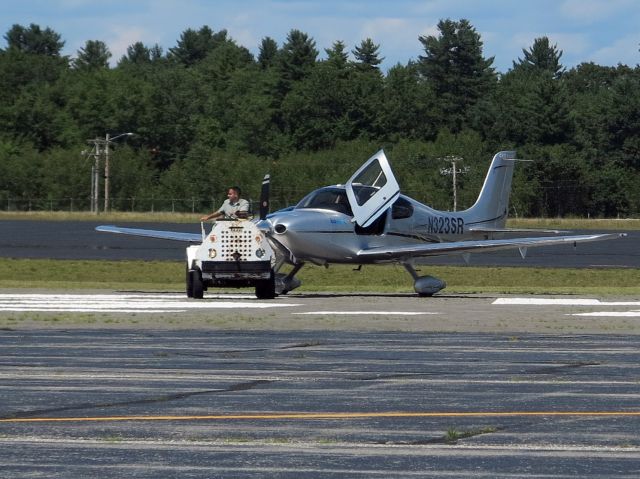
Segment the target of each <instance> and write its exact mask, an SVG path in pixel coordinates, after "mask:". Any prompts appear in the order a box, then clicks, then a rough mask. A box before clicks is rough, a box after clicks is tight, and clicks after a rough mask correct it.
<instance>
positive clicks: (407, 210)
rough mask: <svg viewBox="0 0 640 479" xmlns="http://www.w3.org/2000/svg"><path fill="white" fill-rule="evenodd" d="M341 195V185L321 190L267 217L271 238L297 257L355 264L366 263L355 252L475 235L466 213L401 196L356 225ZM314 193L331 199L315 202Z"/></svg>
mask: <svg viewBox="0 0 640 479" xmlns="http://www.w3.org/2000/svg"><path fill="white" fill-rule="evenodd" d="M343 194H345V193H344V187H341V186H331V187H326V188H321V189H319V190H316V191H315V192H313V193H311V194H310V195H308V196H307V197H306V198H305V199H303V200H302V201H301V202H300V203H298V205H296V206H295V207H294V208H291V209H288V210H284V211H280V212H275V213H273V214H271V215H269V217H268V220H269V221H270V223H271V225H272V231H274V234H273V239H274V240H276V241H278V242H279V243H280V244H282V245H283V246H284V247H285V248H286V249H288V250H289V251H292V252H295V257H296V259H297V260H299V261H310V262H312V263H316V264H327V263H346V264H350V263H353V264H361V263H363V262H368V261H367V260H363V258H361V257H358V256H357V253H358V251H361V250H366V249H371V248H376V247H391V248H393V247H402V246H409V245H414V244H424V243H441V242H449V241H463V240H468V239H474V238H477V235H476V234H474V233H473V232H472V231H470V227H471V226H472V225H477V224H478V222H477V221H474V222H470V218H469V215H468V214H467V213H466V212H464V211H461V212H444V211H438V210H434V209H432V208H429V207H428V206H426V205H423V204H422V203H420V202H418V201H416V200H413V199H411V198H409V197H407V196H404V195H400V197H399V198H398V200H396V202H395V203H394V204H393V206H391V207H390V208H389V209H388V211H386V212H385V213H384V214H383V215H382V216H381V217H380V218H378V220H376V221H375V222H374V223H373V224H372V225H371V226H369V227H367V228H361V227H359V226H358V225H357V224H356V223H355V222H353V221H352V219H353V216H352V215H351V212H350V211H349V209H348V208H345V207H344V202H343V201H342V198H341V197H342V195H343ZM314 195H315V197H318V198H320V197H322V198H324V199H327V197H328V198H330V199H331V200H332V201H331V202H322V203H319V204H317V203H318V202H317V201H314ZM310 197H311V198H310ZM370 262H372V263H373V262H382V261H380V260H376V261H370Z"/></svg>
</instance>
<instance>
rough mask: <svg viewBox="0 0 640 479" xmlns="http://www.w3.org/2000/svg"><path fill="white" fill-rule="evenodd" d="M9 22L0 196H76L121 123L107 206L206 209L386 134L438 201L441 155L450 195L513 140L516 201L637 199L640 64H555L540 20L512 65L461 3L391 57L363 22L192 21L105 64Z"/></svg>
mask: <svg viewBox="0 0 640 479" xmlns="http://www.w3.org/2000/svg"><path fill="white" fill-rule="evenodd" d="M4 39H5V40H6V46H5V48H3V49H0V205H2V204H4V203H3V201H4V200H6V199H10V198H16V199H25V200H26V199H32V200H43V201H46V200H47V199H48V200H51V199H53V198H78V199H82V198H84V199H86V207H87V208H88V205H89V196H90V188H91V186H90V178H91V167H92V164H93V162H94V159H92V157H91V156H90V155H87V154H85V155H83V154H81V152H82V151H83V150H84V151H85V153H86V151H87V150H90V148H91V147H90V143H89V144H88V140H91V139H95V138H102V139H104V138H105V134H106V133H109V134H110V135H111V137H115V136H116V135H118V134H120V133H124V132H133V133H135V135H134V136H132V137H126V138H120V139H119V140H117V141H114V142H112V143H111V144H110V146H111V148H112V152H111V163H112V165H111V168H110V170H111V173H110V180H111V181H110V183H111V185H112V186H111V197H112V198H113V202H112V206H113V207H114V208H116V209H117V208H127V205H128V204H130V203H131V201H132V199H135V198H138V199H140V201H139V202H138V204H142V203H143V202H144V200H146V199H149V198H163V197H164V198H196V199H197V201H198V204H197V205H196V206H195V208H196V209H198V210H203V209H208V208H210V207H211V204H212V202H213V203H215V201H217V199H219V200H220V201H221V200H222V199H223V198H224V194H225V192H226V188H227V187H228V186H229V185H234V184H240V185H241V186H242V187H243V188H244V190H245V195H244V196H248V197H253V198H257V196H258V191H259V185H260V179H261V177H262V175H263V174H264V173H267V172H269V173H271V175H272V178H273V180H272V181H273V191H274V198H273V204H275V205H279V206H285V205H287V204H291V203H293V202H296V201H297V200H299V199H300V198H301V197H302V196H303V195H304V194H305V193H306V192H308V191H309V190H311V189H313V188H316V187H318V186H322V185H325V184H334V183H340V182H344V181H345V180H346V179H347V178H348V177H349V175H350V174H351V173H352V172H353V171H354V170H355V169H356V168H357V167H358V166H359V165H360V164H361V163H362V162H363V161H364V160H366V159H367V158H369V157H370V156H371V155H372V154H373V153H375V152H376V151H377V150H378V149H380V148H384V149H385V151H386V152H387V154H388V157H389V158H390V160H391V164H392V167H393V168H394V171H395V173H396V175H397V176H398V179H399V181H400V185H401V187H402V189H403V191H404V192H405V193H407V194H410V195H411V196H413V197H414V198H416V199H419V200H421V201H426V202H429V203H430V204H432V205H434V206H435V207H438V208H443V209H448V208H451V205H452V187H451V178H450V176H447V175H445V174H443V169H444V168H446V167H450V166H451V165H450V163H448V162H447V160H446V158H447V157H450V156H457V157H462V158H463V162H462V163H461V165H464V174H462V173H461V174H460V175H458V206H459V207H468V206H470V205H471V204H472V203H473V202H474V201H475V198H476V196H477V193H478V191H479V189H480V187H481V185H482V181H483V179H484V176H485V174H486V169H487V167H488V164H489V160H490V158H491V156H492V155H493V154H494V153H495V152H497V151H500V150H508V149H509V150H510V149H515V150H517V151H518V157H519V158H522V159H528V160H533V161H532V162H531V163H524V164H522V165H518V167H517V168H516V178H515V181H514V191H513V195H512V208H513V211H512V214H513V213H514V212H515V213H516V214H518V215H520V216H566V215H575V216H592V217H594V216H600V217H615V216H632V215H637V214H638V213H639V212H640V175H639V174H638V170H639V167H640V67H638V66H635V67H629V66H626V65H622V64H619V65H618V66H616V67H609V66H600V65H597V64H594V63H582V64H580V65H578V66H576V67H573V68H570V69H567V68H565V67H564V66H563V65H562V63H561V59H562V50H561V49H559V47H558V46H557V45H554V44H551V43H550V41H549V39H548V38H547V37H540V38H536V39H535V40H534V41H533V44H532V45H531V46H530V47H529V48H526V49H523V51H522V56H521V57H518V58H517V59H515V60H514V61H513V62H512V67H511V68H510V69H509V70H508V71H506V72H497V71H496V69H495V67H494V66H493V60H494V59H493V57H490V58H487V57H485V56H484V53H483V42H482V39H481V36H480V34H479V33H478V32H477V31H476V29H475V28H474V27H473V25H472V24H471V23H470V22H469V21H468V20H465V19H461V20H458V21H456V20H451V19H444V20H441V21H440V22H439V23H438V34H437V35H427V36H420V37H419V38H417V39H416V40H417V41H418V42H419V43H420V44H421V47H422V52H423V53H422V54H421V55H419V57H418V58H417V59H415V60H410V61H408V62H407V63H406V64H400V63H398V64H396V65H395V66H393V67H391V68H390V69H389V70H388V71H387V72H382V71H381V70H380V64H381V62H382V60H383V59H384V58H383V57H382V56H381V55H382V48H381V46H380V45H378V44H375V43H374V42H373V40H372V39H370V38H367V39H364V40H362V42H361V43H360V44H359V45H356V46H355V47H353V48H352V49H351V50H350V49H349V47H347V45H345V43H344V42H342V41H339V40H338V41H335V42H334V43H333V44H332V45H331V46H330V47H329V48H326V49H325V50H324V54H322V55H321V54H320V51H319V50H318V47H317V45H316V42H315V41H314V39H313V38H311V37H310V36H309V35H308V34H306V33H304V32H302V31H299V30H295V29H294V30H291V31H290V32H289V34H288V35H287V38H286V41H285V42H284V43H283V44H282V45H279V44H278V43H277V42H276V41H275V40H274V39H272V38H270V37H265V38H264V39H262V42H261V44H260V47H259V54H258V55H257V56H254V55H252V54H251V52H250V51H249V50H248V49H247V48H245V47H244V46H242V45H239V44H238V43H237V42H236V41H235V40H233V39H232V38H231V37H230V36H229V35H228V33H227V31H226V30H220V31H214V30H213V29H211V28H210V27H208V26H203V27H201V28H200V29H187V30H185V31H184V32H182V34H181V35H180V38H179V39H178V40H177V43H176V45H175V46H173V47H171V48H169V49H168V50H167V51H165V50H164V49H163V48H162V47H160V46H159V45H152V46H149V45H144V44H143V43H140V42H139V43H135V44H133V45H131V46H130V47H129V48H128V49H127V53H126V55H124V56H122V58H120V59H119V60H118V61H117V62H116V65H115V66H113V67H112V66H110V61H111V57H112V54H111V52H110V51H109V48H108V46H107V45H106V44H105V43H104V42H102V41H99V40H88V41H87V42H86V44H85V45H84V47H83V48H81V49H80V50H79V51H78V52H77V55H76V56H75V57H74V58H70V57H68V56H64V55H62V53H61V51H62V49H63V47H64V41H63V40H62V37H61V35H60V34H59V33H57V32H55V31H53V30H52V29H50V28H44V29H43V28H42V27H40V26H39V25H36V24H31V25H29V26H23V25H17V24H16V25H13V27H12V28H11V29H10V30H9V31H8V32H7V33H6V34H5V35H4ZM190 205H191V208H194V203H193V201H192V202H191V203H190ZM0 207H1V206H0Z"/></svg>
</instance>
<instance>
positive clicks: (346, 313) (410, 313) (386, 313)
mask: <svg viewBox="0 0 640 479" xmlns="http://www.w3.org/2000/svg"><path fill="white" fill-rule="evenodd" d="M291 314H334V315H340V316H357V315H366V316H369V315H381V316H418V315H420V314H440V313H430V312H425V311H307V312H304V313H291Z"/></svg>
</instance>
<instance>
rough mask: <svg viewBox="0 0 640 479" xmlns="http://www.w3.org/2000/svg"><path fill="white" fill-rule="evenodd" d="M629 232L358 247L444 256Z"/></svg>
mask: <svg viewBox="0 0 640 479" xmlns="http://www.w3.org/2000/svg"><path fill="white" fill-rule="evenodd" d="M624 236H626V234H625V233H608V234H593V235H571V236H542V237H537V238H535V237H534V238H513V239H500V240H477V241H454V242H451V243H426V244H416V245H409V246H400V247H379V248H369V249H364V250H360V251H358V258H363V259H365V258H366V259H368V260H374V261H375V260H380V261H384V260H387V261H389V260H394V259H397V260H407V259H410V258H412V257H419V256H441V255H448V254H457V253H459V254H464V253H473V252H484V251H497V250H503V249H516V248H518V249H520V251H521V254H523V251H526V249H527V248H534V247H536V246H550V245H557V244H571V243H584V242H588V241H603V240H609V239H615V238H622V237H624Z"/></svg>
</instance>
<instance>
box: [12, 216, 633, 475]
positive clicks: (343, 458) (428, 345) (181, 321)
mask: <svg viewBox="0 0 640 479" xmlns="http://www.w3.org/2000/svg"><path fill="white" fill-rule="evenodd" d="M52 223H53V222H52ZM2 226H3V227H2V231H1V232H0V233H1V234H0V256H6V257H53V258H75V259H80V257H83V258H84V257H86V256H90V258H89V259H125V258H127V257H131V256H133V257H136V258H138V259H181V258H182V255H183V249H182V247H181V246H180V245H177V246H176V244H175V243H170V244H166V245H165V244H162V245H159V246H157V247H156V246H154V247H147V246H145V245H146V244H147V243H146V242H145V241H142V242H140V241H137V245H134V244H133V243H130V241H132V240H135V239H132V238H128V239H127V242H126V243H111V241H121V240H122V239H121V238H117V239H116V238H115V237H113V236H110V235H102V237H103V238H104V241H106V242H107V243H106V244H105V243H101V241H103V240H102V239H100V240H96V238H98V237H99V236H100V235H98V234H97V233H95V232H93V230H92V228H93V226H92V225H87V224H86V223H84V224H82V225H81V226H78V227H79V228H80V230H78V229H75V230H74V229H73V225H69V224H64V223H57V224H55V225H54V224H51V223H49V222H45V223H44V224H42V223H41V224H35V223H34V222H26V223H22V224H20V225H17V224H13V223H12V222H3V225H2ZM148 226H149V225H147V227H148ZM166 226H167V225H164V227H165V228H166ZM190 226H192V225H187V226H185V225H182V228H187V227H190ZM83 228H84V229H83ZM166 229H170V228H166ZM85 230H86V231H85ZM83 231H84V233H83ZM107 238H109V239H107ZM637 239H638V238H637V236H630V237H628V238H625V239H623V240H619V241H615V242H611V243H610V244H609V245H607V248H608V250H599V249H597V248H599V247H600V246H601V244H600V243H593V244H592V245H593V246H594V247H596V249H595V250H592V249H584V248H582V249H581V248H578V252H579V253H577V254H575V255H571V254H567V253H566V249H563V250H562V251H556V252H554V250H553V249H552V248H549V249H541V250H539V251H540V255H538V256H536V255H533V253H534V251H533V250H532V251H531V252H530V256H529V257H530V258H531V259H533V262H532V261H531V260H530V259H529V260H527V262H525V263H524V264H528V265H531V266H534V265H550V264H552V265H554V266H561V265H564V263H563V262H564V261H574V260H569V259H566V258H570V257H572V256H573V257H574V258H575V257H576V256H577V259H576V260H575V262H574V263H573V264H574V265H575V267H594V266H595V267H610V266H615V267H638V265H637V263H636V262H637V261H638V259H639V257H640V256H639V254H638V252H637V248H636V247H635V245H636V244H637ZM96 241H98V242H97V243H96ZM160 243H165V242H160ZM154 244H156V245H157V244H158V243H154ZM614 244H615V249H614V248H612V245H614ZM587 246H589V245H585V248H586V247H587ZM132 248H133V250H132ZM549 250H551V252H549ZM87 251H89V253H87ZM141 255H142V256H141ZM145 255H147V256H145ZM171 255H177V258H171V257H167V256H171ZM532 255H533V256H532ZM516 256H517V255H516ZM485 257H490V255H486V256H483V255H476V256H474V259H473V260H472V264H473V263H475V262H476V259H475V258H478V259H480V258H485ZM503 260H504V261H506V262H507V263H508V262H509V261H514V259H513V258H511V257H509V258H507V256H497V257H496V258H494V259H493V260H490V259H487V260H486V261H491V262H492V263H491V264H501V263H500V261H503ZM478 261H480V260H478ZM482 261H484V260H482ZM517 261H518V262H519V264H522V263H521V262H520V261H521V260H520V259H519V256H517ZM496 262H497V263H496ZM532 263H533V264H532ZM560 263H562V264H560ZM638 321H640V298H633V297H620V298H613V297H598V296H588V297H586V296H575V295H562V296H515V295H513V296H504V295H492V294H480V295H449V294H446V293H444V294H442V293H441V294H439V295H437V296H435V297H433V298H419V297H417V296H416V295H413V294H332V293H315V294H313V293H307V294H302V293H296V292H295V291H294V292H292V293H290V294H289V295H286V296H280V297H278V298H276V299H275V300H273V301H259V300H257V299H256V298H255V297H254V296H253V295H251V294H248V293H242V294H233V295H219V294H214V293H212V292H207V293H205V298H204V300H193V299H187V298H186V297H185V295H184V293H182V292H178V291H167V292H160V293H157V292H156V293H149V292H144V291H121V292H114V291H76V292H69V291H51V290H40V291H26V290H18V289H15V290H8V289H7V290H0V478H12V479H13V478H15V477H21V478H40V477H91V476H93V477H100V478H120V477H132V478H158V477H162V478H173V477H175V478H178V477H180V478H185V477H189V478H212V477H224V478H258V477H260V478H262V477H278V478H300V477H314V478H343V477H350V478H351V477H367V478H368V477H384V478H395V477H465V478H467V477H468V478H496V477H525V478H543V477H544V478H549V477H563V478H566V477H572V478H585V477H608V478H636V477H639V476H640V436H639V435H638V432H637V431H638V430H640V380H639V379H638V378H639V368H640V366H639V364H640V361H639V360H640V348H639V346H640V334H638V333H639V332H640V328H638Z"/></svg>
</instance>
